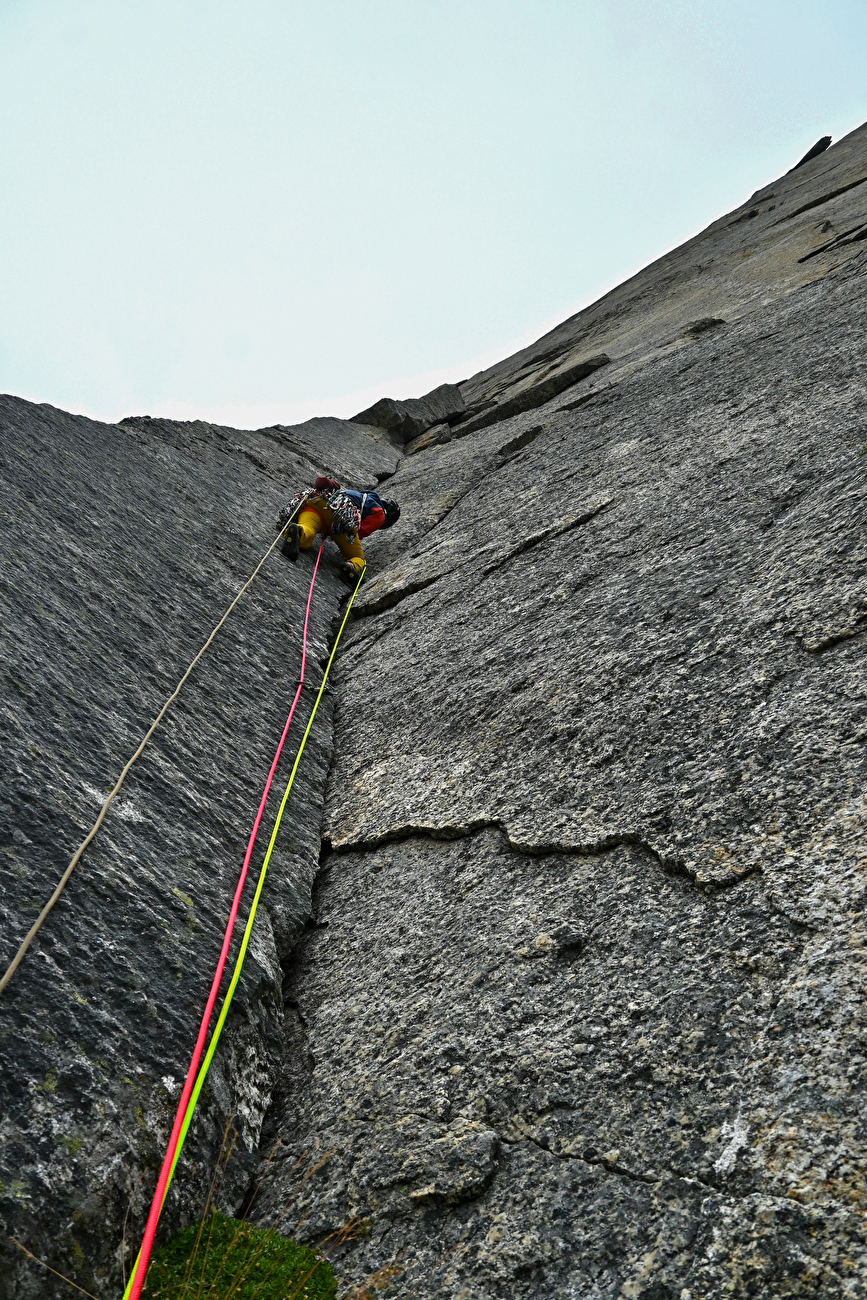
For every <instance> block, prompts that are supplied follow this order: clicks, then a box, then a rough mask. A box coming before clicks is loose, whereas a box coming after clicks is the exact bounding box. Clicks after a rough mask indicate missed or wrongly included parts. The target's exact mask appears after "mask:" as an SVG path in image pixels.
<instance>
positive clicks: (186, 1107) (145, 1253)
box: [123, 545, 364, 1300]
mask: <svg viewBox="0 0 867 1300" xmlns="http://www.w3.org/2000/svg"><path fill="white" fill-rule="evenodd" d="M319 553H320V555H321V554H322V546H321V545H320V548H319ZM318 563H319V560H318V558H317V565H318ZM363 577H364V569H362V570H361V573H360V574H359V576H358V582H357V583H356V585H355V590H354V591H353V593H352V595H351V597H350V599H349V604H348V605H347V607H346V613H345V614H344V616H343V622H342V623H341V624H340V628H339V629H338V632H337V636H336V637H335V639H334V646H333V647H332V650H331V654H330V656H329V658H328V663H327V664H326V666H325V672H324V674H323V677H322V683H321V685H320V687H319V692H318V694H317V696H316V701H315V703H314V705H313V711H312V712H311V714H310V719H309V721H308V723H307V726H306V728H305V731H304V735H303V737H302V738H301V744H300V745H299V747H298V753H297V754H296V755H295V762H294V764H293V765H292V771H291V773H290V774H289V781H288V784H287V786H286V789H285V791H284V794H283V798H282V800H281V803H280V808H279V811H278V813H277V818H276V820H275V822H274V829H273V830H272V832H271V839H270V840H269V842H268V850H267V852H266V854H265V859H264V861H263V863H262V866H261V869H260V871H259V879H258V881H257V883H256V892H255V894H254V895H253V901H252V903H251V904H250V913H249V915H248V917H247V924H246V926H245V928H244V935H243V938H242V940H241V947H240V950H239V952H238V956H237V959H236V961H235V969H234V971H233V972H232V979H231V981H230V983H229V987H228V989H227V991H226V995H225V997H224V998H223V1005H222V1007H221V1008H220V1014H219V1017H218V1019H217V1023H216V1025H215V1027H214V1032H213V1034H212V1036H211V1041H210V1043H209V1044H208V1050H207V1053H206V1055H205V1059H204V1061H203V1062H202V1065H201V1068H200V1069H199V1072H198V1074H197V1075H196V1080H195V1084H192V1078H193V1073H194V1071H195V1069H196V1065H197V1064H198V1055H197V1052H200V1051H201V1048H200V1041H203V1037H204V1032H205V1031H206V1030H207V1024H208V1022H209V1021H210V1016H211V1010H212V1009H213V1001H212V1000H211V999H209V1004H208V1007H207V1008H206V1014H205V1016H203V1018H202V1029H200V1031H199V1040H197V1043H196V1051H194V1053H193V1059H192V1060H191V1062H190V1069H189V1071H188V1073H187V1077H186V1079H185V1081H184V1088H183V1091H182V1093H181V1100H180V1102H179V1103H178V1110H177V1114H176V1115H175V1122H174V1125H173V1127H172V1133H171V1136H170V1138H169V1143H168V1146H167V1148H166V1153H165V1156H164V1157H163V1163H162V1167H161V1169H160V1176H159V1178H158V1180H157V1185H156V1190H155V1191H154V1197H153V1201H152V1202H151V1207H150V1212H149V1214H148V1220H147V1224H146V1225H145V1231H144V1236H143V1238H142V1244H141V1248H140V1250H139V1253H138V1256H137V1258H136V1262H135V1265H134V1266H133V1271H132V1274H131V1276H130V1279H129V1282H128V1283H127V1287H126V1290H125V1291H124V1294H123V1300H138V1296H139V1293H140V1292H141V1289H142V1285H143V1283H144V1279H145V1273H146V1272H147V1266H148V1261H149V1259H150V1253H151V1248H152V1246H153V1240H154V1234H155V1233H156V1230H157V1224H158V1223H159V1217H160V1214H161V1212H162V1208H163V1205H164V1203H165V1199H166V1196H167V1195H168V1190H169V1187H170V1186H171V1182H172V1178H173V1176H174V1172H175V1166H176V1165H177V1163H178V1158H179V1157H180V1154H181V1151H182V1149H183V1145H184V1142H185V1140H186V1136H187V1131H188V1130H189V1127H190V1123H191V1121H192V1118H193V1113H194V1111H195V1109H196V1103H197V1102H198V1099H199V1094H200V1093H201V1091H202V1088H203V1086H204V1083H205V1079H206V1078H207V1075H208V1070H209V1069H210V1066H211V1061H212V1060H213V1058H214V1053H215V1052H216V1050H217V1044H218V1043H219V1041H220V1035H221V1034H222V1032H223V1026H224V1025H225V1023H226V1017H227V1016H228V1014H229V1008H230V1007H231V1005H232V998H233V997H234V995H235V989H236V988H237V986H238V980H239V979H240V978H241V971H242V969H243V966H244V958H245V956H246V953H247V945H248V944H249V942H250V935H251V934H252V931H253V922H254V921H255V919H256V911H257V909H258V906H259V899H260V897H261V895H262V889H263V887H264V884H265V876H266V875H267V872H268V864H269V862H270V861H271V854H272V853H273V851H274V845H275V843H276V841H277V832H278V831H279V829H280V822H281V820H282V818H283V811H284V809H285V807H286V802H287V800H288V798H289V794H290V791H291V790H292V786H293V785H294V783H295V774H296V772H297V771H298V765H299V763H300V762H301V755H302V754H303V753H304V746H305V745H306V744H307V737H308V736H309V735H310V729H311V727H312V726H313V720H314V718H315V717H316V711H317V709H318V708H319V703H320V700H321V699H322V696H323V694H324V692H325V686H326V683H327V681H328V674H329V673H330V671H331V665H332V663H333V662H334V656H335V654H336V653H337V647H338V645H339V644H340V638H341V636H342V635H343V629H344V628H345V626H346V620H347V619H348V618H349V613H350V610H351V609H352V603H353V601H354V600H355V597H356V595H357V594H358V588H359V587H360V586H361V580H362V578H363ZM314 578H315V572H314ZM312 594H313V584H312V583H311V584H310V595H311V596H312ZM307 610H308V614H309V610H310V596H308V600H307ZM306 641H307V618H306V617H305V620H304V653H306ZM302 665H303V658H302ZM302 681H303V666H302ZM300 690H301V686H300V685H299V688H298V693H296V696H295V701H296V702H297V700H298V694H300ZM292 708H293V712H294V708H295V704H294V703H293V706H292ZM291 716H292V715H291V714H290V719H289V720H290V721H291ZM288 726H289V722H288V721H287V724H286V729H288ZM285 735H286V730H284V733H283V736H284V738H285ZM282 743H283V742H282V739H281V746H282ZM277 757H279V751H278V755H276V756H275V759H274V763H273V764H272V766H271V773H270V774H269V785H268V786H267V787H266V791H265V794H266V795H267V790H268V788H270V780H271V777H272V776H273V772H274V768H275V766H276V763H277ZM264 801H265V795H263V799H262V803H261V804H260V807H259V816H258V817H257V820H256V824H255V826H254V834H253V836H251V839H250V843H249V845H248V849H247V857H246V858H245V860H244V872H245V871H246V866H247V863H248V861H249V855H250V853H251V852H252V847H253V840H254V838H255V831H256V830H257V829H258V824H259V820H260V818H261V813H262V809H263V807H264ZM242 874H243V873H242ZM241 883H243V882H239V888H238V890H237V891H236V894H235V899H236V903H237V900H238V897H239V891H240V886H241ZM230 921H231V923H232V925H234V914H233V916H232V917H231V918H230ZM230 937H231V936H230V932H229V929H228V927H227V937H226V939H225V940H224V944H223V948H224V951H225V950H226V948H227V943H228V939H229V938H230ZM221 959H223V958H222V954H221ZM223 960H224V959H223ZM221 975H222V966H221V967H220V969H219V972H218V974H217V975H216V976H215V978H214V983H213V984H212V986H211V991H212V994H213V995H214V996H216V989H217V988H218V986H219V983H220V976H221ZM191 1085H192V1086H191ZM187 1099H188V1100H187Z"/></svg>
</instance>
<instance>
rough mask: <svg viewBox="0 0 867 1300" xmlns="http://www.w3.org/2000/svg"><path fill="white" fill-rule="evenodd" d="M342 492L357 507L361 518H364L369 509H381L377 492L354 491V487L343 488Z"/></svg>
mask: <svg viewBox="0 0 867 1300" xmlns="http://www.w3.org/2000/svg"><path fill="white" fill-rule="evenodd" d="M343 493H344V496H348V497H349V498H350V500H351V501H352V502H353V503H354V504H355V505H356V506H357V507H358V513H359V514H360V515H361V517H362V519H366V518H367V516H368V515H369V514H370V512H371V510H376V508H377V507H379V509H380V510H381V509H382V502H381V501H380V499H379V493H378V492H356V491H355V489H354V488H344V489H343Z"/></svg>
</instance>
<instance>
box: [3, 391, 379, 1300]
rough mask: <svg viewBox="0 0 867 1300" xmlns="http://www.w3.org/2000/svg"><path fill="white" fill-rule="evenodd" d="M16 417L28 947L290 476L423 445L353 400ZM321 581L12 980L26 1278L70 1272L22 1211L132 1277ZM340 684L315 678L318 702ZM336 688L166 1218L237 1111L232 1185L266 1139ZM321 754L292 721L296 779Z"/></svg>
mask: <svg viewBox="0 0 867 1300" xmlns="http://www.w3.org/2000/svg"><path fill="white" fill-rule="evenodd" d="M0 427H2V434H3V437H2V446H3V461H4V464H3V478H4V483H5V485H6V486H5V492H4V506H3V510H4V518H3V524H4V527H3V539H4V544H5V556H4V565H3V574H4V610H3V651H2V660H3V677H4V691H3V698H4V708H3V721H4V736H3V744H2V765H3V796H2V813H3V815H2V827H0V829H2V836H3V842H2V847H3V856H2V857H0V864H2V865H0V870H2V916H3V924H2V953H0V955H2V959H3V967H4V969H5V965H6V962H7V961H8V960H9V959H10V958H11V956H12V954H13V952H14V951H15V948H16V947H17V945H18V942H19V941H20V939H21V938H22V937H23V935H24V933H25V932H26V930H27V929H28V928H29V926H30V924H31V922H32V920H33V919H34V917H35V915H36V914H37V912H38V911H39V909H40V907H41V906H42V904H43V903H44V902H45V900H46V899H47V897H48V895H49V894H50V893H51V890H52V889H53V887H54V885H55V884H56V882H57V879H58V877H59V876H60V874H61V872H62V870H63V868H64V867H65V866H66V864H67V862H68V861H69V859H70V857H71V856H72V853H73V851H74V850H75V848H76V847H77V845H78V843H79V842H80V841H81V839H82V838H83V837H84V835H85V833H86V832H87V830H88V829H89V828H90V826H91V825H92V823H93V821H94V819H95V817H96V815H97V813H98V812H99V808H100V805H101V803H102V801H103V800H104V798H105V796H106V794H107V793H108V791H109V789H110V788H111V786H112V785H113V784H114V781H115V779H116V778H117V776H118V775H119V773H120V769H121V768H122V766H123V764H124V763H125V762H126V760H127V758H129V756H130V755H131V754H132V752H133V751H134V749H135V748H136V746H137V745H138V743H139V741H140V740H141V738H142V736H143V734H144V732H145V731H146V730H147V727H148V725H149V724H150V722H151V720H152V718H153V717H154V716H155V715H156V713H157V712H158V710H159V708H160V706H161V705H162V703H163V701H164V700H165V698H166V697H167V696H168V695H169V693H170V692H171V690H172V689H173V688H174V686H175V684H176V682H177V681H178V679H179V678H180V676H181V674H182V672H183V671H184V669H185V668H186V666H187V664H188V663H189V662H190V660H191V659H192V658H193V655H194V654H195V653H196V651H197V650H198V649H199V647H200V645H201V644H202V642H203V641H204V640H205V637H206V635H207V633H208V632H209V631H210V630H211V628H212V627H213V626H214V624H215V623H216V622H217V620H218V618H219V617H220V615H221V614H222V613H223V611H224V609H225V608H226V606H227V605H228V604H229V602H230V600H231V599H232V597H233V596H234V594H235V593H236V591H237V590H238V588H239V587H240V586H241V585H242V584H243V582H244V581H245V580H246V578H247V577H248V576H249V574H250V572H252V570H253V568H254V567H255V565H256V562H257V560H258V559H259V558H260V556H261V555H262V554H263V553H264V551H265V550H266V548H267V546H268V544H269V542H270V541H271V540H272V538H273V536H274V534H273V523H272V521H273V519H274V516H275V514H276V512H277V509H278V507H279V506H280V505H281V504H282V503H283V502H284V501H285V500H286V499H287V495H289V494H290V493H291V490H292V489H293V488H294V487H295V486H297V485H298V484H299V483H302V484H303V483H305V482H308V481H310V480H311V479H312V477H313V476H314V474H315V473H316V472H319V471H320V466H323V467H327V469H328V471H329V472H334V473H339V474H341V475H342V476H345V477H347V478H351V479H353V480H356V481H360V482H366V483H369V484H371V485H374V484H375V483H376V481H377V477H381V476H384V475H386V474H388V473H390V472H392V471H393V470H394V468H395V465H396V463H397V456H396V454H395V452H394V449H393V448H392V447H391V446H390V445H388V444H387V443H380V442H378V441H376V440H374V439H373V438H372V437H371V434H372V433H373V432H375V431H372V430H370V429H362V428H360V427H359V426H356V425H351V424H348V423H346V422H344V421H335V420H331V421H329V420H316V421H311V422H309V424H308V425H302V426H299V427H298V428H296V429H294V430H287V431H280V430H262V431H260V432H259V433H256V434H250V433H239V432H238V431H237V430H227V429H221V428H217V427H215V426H210V425H204V424H186V425H183V424H176V423H172V422H169V421H161V420H148V419H132V420H127V421H125V422H124V423H123V424H121V425H119V426H111V425H104V424H98V423H96V422H94V421H92V420H87V419H84V418H82V417H79V416H72V415H67V414H65V413H64V412H61V411H57V410H54V409H53V408H52V407H48V406H33V405H32V404H30V403H27V402H23V401H20V400H17V399H14V398H4V399H2V407H0ZM323 569H324V571H323V574H322V579H321V582H320V599H319V600H318V601H317V602H316V603H315V604H314V607H313V614H312V620H311V630H310V651H311V658H310V660H309V662H308V670H307V680H308V681H309V682H311V683H315V684H318V682H319V680H321V666H322V665H323V664H324V661H325V658H326V657H327V652H328V642H329V638H330V635H331V619H332V616H333V615H334V614H335V613H336V611H337V609H338V600H339V595H340V594H341V592H342V590H343V588H342V586H341V584H340V583H339V581H338V579H337V578H336V570H337V554H336V552H334V553H333V554H326V556H325V559H324V562H323ZM309 580H310V575H309V568H308V567H305V566H302V565H300V564H299V565H298V566H293V565H291V564H288V563H287V562H286V561H285V560H284V559H283V558H282V557H281V556H280V555H279V553H277V552H276V551H275V552H274V553H273V554H272V556H271V558H270V559H269V560H268V562H267V564H266V568H265V569H264V570H263V572H262V574H261V575H260V577H259V578H258V579H257V580H256V582H255V583H254V584H253V586H252V587H251V589H250V591H249V592H248V593H247V594H246V595H245V596H244V597H243V598H242V600H241V602H240V604H239V606H238V607H237V609H236V611H235V613H234V614H233V615H232V616H231V618H230V620H229V622H228V623H227V624H226V626H225V627H224V628H223V629H222V630H221V631H220V633H219V634H218V636H217V639H216V641H215V642H214V644H213V646H212V647H211V649H210V650H209V652H208V653H207V654H206V656H205V658H204V659H203V660H202V662H201V664H200V665H199V666H198V668H197V669H196V670H195V671H194V675H193V677H192V678H191V679H190V681H189V682H188V684H187V686H186V687H185V689H184V691H183V693H182V695H181V696H180V698H179V699H178V701H177V703H176V704H175V705H174V706H173V707H172V708H171V710H170V712H169V714H168V715H167V717H166V719H165V722H164V724H163V726H162V727H161V728H160V730H159V731H158V732H157V733H156V734H155V736H154V739H153V741H152V742H151V744H150V747H149V748H148V749H147V750H145V753H144V755H143V756H142V758H141V759H140V760H139V762H138V764H137V766H136V767H135V768H133V770H132V772H131V774H130V776H129V778H128V780H127V782H126V784H125V786H124V788H123V790H122V791H121V795H120V796H119V798H118V800H117V801H116V803H115V804H114V805H113V807H112V809H111V811H110V812H109V814H108V817H107V820H106V822H105V824H104V826H103V829H102V830H101V832H100V833H99V835H98V836H97V838H96V840H95V841H94V843H93V845H92V846H91V847H90V848H89V849H88V851H87V853H86V854H85V857H84V859H83V860H82V862H81V864H80V866H79V867H78V869H77V871H76V873H75V874H74V875H73V876H72V878H71V880H70V883H69V885H68V886H67V888H66V891H65V893H64V895H63V896H62V897H61V899H60V901H59V903H58V904H57V906H56V908H55V909H54V912H53V913H52V914H51V916H50V917H49V919H48V921H47V922H46V924H45V925H44V927H43V929H42V930H41V932H40V934H39V936H38V937H37V940H36V942H35V943H34V945H33V947H32V948H31V950H30V952H29V953H28V955H27V957H26V958H25V961H24V963H23V964H22V966H21V967H20V968H19V970H18V972H17V973H16V975H15V977H14V979H13V981H12V982H11V983H10V985H9V986H8V987H7V989H6V990H5V991H4V993H3V994H2V1001H0V1036H2V1039H0V1041H2V1047H0V1072H2V1083H0V1088H2V1106H0V1111H2V1118H0V1142H2V1147H0V1155H2V1167H0V1181H2V1189H0V1194H2V1208H3V1213H4V1225H5V1232H4V1235H3V1242H2V1250H3V1254H2V1256H0V1294H2V1295H3V1296H4V1297H5V1296H9V1297H10V1298H11V1297H16V1298H18V1297H30V1296H40V1297H41V1296H45V1295H52V1294H55V1291H54V1290H53V1289H52V1288H55V1287H56V1294H58V1295H63V1296H65V1295H68V1294H69V1289H68V1287H66V1286H65V1285H64V1284H63V1283H59V1282H57V1281H56V1279H54V1280H53V1279H52V1278H51V1275H50V1274H47V1273H45V1272H44V1271H42V1270H40V1269H39V1268H38V1267H37V1266H36V1265H32V1264H31V1263H30V1262H28V1261H27V1260H26V1259H25V1258H24V1257H23V1256H22V1255H21V1254H20V1252H18V1251H17V1250H16V1249H15V1248H14V1247H10V1243H9V1241H8V1239H7V1234H9V1235H11V1236H14V1237H15V1238H16V1239H17V1240H18V1241H20V1242H21V1243H22V1244H23V1245H24V1246H26V1247H27V1248H28V1249H29V1250H30V1251H32V1252H33V1253H34V1254H36V1255H37V1256H39V1258H41V1259H42V1260H44V1261H45V1262H46V1263H48V1264H50V1265H51V1267H53V1268H56V1269H57V1270H58V1271H60V1272H62V1273H64V1274H65V1275H66V1276H68V1277H71V1278H72V1279H73V1280H74V1281H76V1283H77V1284H78V1285H79V1286H83V1287H84V1288H85V1289H86V1290H89V1291H95V1292H98V1293H99V1294H101V1295H102V1294H104V1295H116V1294H118V1282H119V1280H120V1277H121V1256H122V1253H125V1262H126V1265H127V1268H128V1267H129V1263H130V1259H129V1256H130V1251H131V1250H134V1249H135V1248H136V1246H137V1241H136V1240H135V1238H136V1234H140V1233H141V1229H142V1227H143V1217H144V1215H145V1214H146V1212H147V1208H148V1203H149V1198H150V1195H151V1194H152V1191H153V1184H154V1180H155V1173H156V1169H157V1168H158V1166H159V1162H160V1160H161V1158H162V1151H163V1149H164V1146H165V1141H166V1139H167V1137H168V1132H169V1129H170V1127H171V1121H172V1118H173V1104H174V1103H176V1101H177V1097H178V1095H179V1089H180V1083H181V1081H182V1079H183V1076H184V1073H185V1070H186V1065H187V1063H188V1061H189V1056H190V1052H191V1050H192V1045H193V1042H194V1039H195V1033H196V1030H197V1028H198V1019H199V1017H200V1015H201V1010H202V1008H203V1006H204V1000H205V997H206V994H207V990H208V986H209V983H210V976H211V974H212V972H213V968H214V964H215V962H216V959H217V955H218V953H219V948H220V939H221V936H222V929H223V924H224V918H225V916H226V914H227V913H228V908H229V903H230V901H231V896H232V892H233V889H234V881H235V880H236V879H237V875H238V871H239V869H240V864H241V861H242V859H243V855H244V849H245V847H246V840H247V836H248V835H249V831H250V828H251V826H252V821H253V816H254V814H255V810H256V805H257V803H258V799H259V794H260V792H261V787H262V783H263V781H264V777H265V775H266V773H267V770H268V765H269V763H270V760H271V756H272V754H273V751H274V747H275V745H276V743H277V740H278V739H279V736H280V732H281V730H282V726H283V722H284V721H285V716H286V713H287V712H288V708H289V704H290V703H291V700H292V697H293V695H294V692H295V684H296V683H297V680H298V674H299V667H300V644H299V618H301V617H302V616H303V610H304V602H305V600H306V596H307V587H308V584H309ZM313 699H314V695H313V693H312V691H311V692H305V693H304V694H303V697H302V704H301V706H300V707H301V710H302V713H303V715H304V720H305V721H306V717H307V715H309V711H310V707H311V705H312V701H313ZM331 705H332V699H331V697H326V698H325V701H324V703H323V706H322V708H321V709H320V712H319V715H318V719H317V727H316V730H315V731H314V733H313V736H312V740H311V743H310V744H309V745H308V748H307V750H306V751H305V762H304V765H303V767H302V769H301V771H300V775H299V779H298V783H297V784H296V786H295V792H294V793H293V795H292V798H291V800H290V803H289V805H288V808H287V814H286V815H287V818H288V821H284V825H285V832H284V834H283V836H282V838H281V842H280V847H279V851H278V853H277V855H276V856H275V859H274V861H273V868H272V871H273V881H272V882H271V886H270V889H269V895H268V898H267V900H266V911H265V913H264V914H263V915H262V920H261V924H258V926H257V931H256V932H255V934H254V941H253V945H252V950H251V953H250V957H249V958H248V961H247V964H246V967H245V973H244V977H243V982H242V986H241V988H240V989H239V998H238V999H237V1001H236V1003H235V1008H236V1009H235V1010H234V1011H233V1013H232V1017H231V1018H230V1022H229V1025H228V1026H227V1033H228V1037H227V1038H226V1040H225V1048H221V1049H220V1052H219V1053H218V1057H217V1059H216V1061H215V1067H216V1068H215V1071H214V1073H213V1079H212V1082H211V1083H210V1084H209V1087H208V1096H207V1098H206V1102H205V1105H204V1106H203V1108H202V1110H201V1116H200V1118H198V1119H197V1120H196V1122H195V1124H194V1130H193V1132H192V1133H191V1146H190V1155H189V1161H188V1168H187V1172H186V1174H185V1176H184V1177H181V1178H178V1179H177V1180H176V1183H175V1187H174V1189H173V1191H172V1192H171V1193H170V1197H169V1201H168V1203H167V1211H168V1224H167V1227H171V1226H177V1224H178V1222H179V1221H181V1220H182V1219H184V1218H189V1217H190V1215H191V1214H192V1215H194V1214H195V1213H196V1212H198V1210H199V1209H200V1206H201V1199H202V1191H201V1189H202V1185H203V1184H204V1185H206V1184H207V1182H208V1181H209V1179H210V1176H211V1173H212V1171H213V1168H214V1163H215V1160H216V1157H217V1155H218V1153H219V1150H220V1144H221V1139H222V1134H223V1130H224V1126H225V1121H226V1119H227V1117H229V1116H234V1117H235V1120H234V1127H235V1130H236V1132H237V1141H236V1155H235V1158H234V1159H233V1162H232V1164H231V1166H230V1174H229V1178H228V1182H227V1186H226V1189H225V1197H226V1203H227V1204H228V1205H230V1206H231V1205H236V1204H237V1203H238V1201H239V1199H241V1198H242V1197H243V1195H244V1194H245V1192H246V1187H247V1180H248V1177H249V1173H250V1171H251V1169H252V1167H253V1166H254V1164H255V1161H256V1159H257V1152H258V1140H259V1131H260V1128H261V1124H262V1118H263V1115H264V1113H265V1111H266V1110H267V1107H268V1104H269V1098H270V1095H271V1087H272V1077H273V1073H274V1065H273V1062H274V1060H275V1059H276V1054H277V1053H278V1052H279V1048H280V1043H281V1030H280V1020H281V1017H282V1002H281V995H280V985H281V970H280V960H281V958H285V957H286V956H287V955H288V954H289V953H290V952H291V950H292V946H293V944H294V942H295V939H296V937H297V935H298V933H299V932H300V931H301V930H302V928H303V926H304V924H305V922H306V921H307V919H308V918H309V914H310V887H311V884H312V881H313V878H314V876H315V873H316V870H317V866H318V858H319V850H320V840H319V825H320V818H321V808H322V798H323V789H324V782H325V774H326V771H327V768H328V763H329V757H330V750H331V745H330V733H331ZM294 754H295V748H294V746H293V745H292V743H291V742H290V744H289V745H288V746H287V752H286V756H285V757H284V760H283V761H282V763H281V768H280V769H279V770H278V773H277V785H278V786H281V784H285V780H286V776H287V774H288V765H291V762H292V759H293V758H294ZM266 824H267V826H268V829H269V830H270V823H268V822H267V819H266ZM266 842H267V841H266ZM258 861H261V855H260V856H259V858H258ZM256 862H257V860H256V859H254V865H256Z"/></svg>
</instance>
